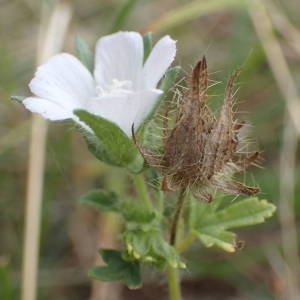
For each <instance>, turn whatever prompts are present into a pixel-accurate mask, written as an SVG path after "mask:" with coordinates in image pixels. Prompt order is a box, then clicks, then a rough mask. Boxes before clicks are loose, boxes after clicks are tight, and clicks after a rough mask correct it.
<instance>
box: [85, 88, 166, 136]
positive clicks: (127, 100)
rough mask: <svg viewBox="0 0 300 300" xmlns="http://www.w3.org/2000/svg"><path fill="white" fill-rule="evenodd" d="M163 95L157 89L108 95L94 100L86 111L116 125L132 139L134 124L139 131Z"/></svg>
mask: <svg viewBox="0 0 300 300" xmlns="http://www.w3.org/2000/svg"><path fill="white" fill-rule="evenodd" d="M161 93H162V91H161V90H157V89H156V90H150V91H140V92H130V93H123V94H119V95H108V94H106V95H103V96H100V97H98V98H94V99H92V100H91V101H90V103H89V105H88V106H87V108H86V109H87V110H88V111H89V112H91V113H93V114H95V115H99V116H101V117H102V118H104V119H106V120H109V121H111V122H113V123H115V124H116V125H118V126H119V127H120V128H121V129H122V130H123V131H124V132H125V133H126V134H127V135H128V136H129V137H131V127H132V124H134V125H135V129H138V127H139V126H140V125H141V124H142V122H143V121H144V120H145V118H146V117H147V115H148V114H149V113H150V112H151V111H152V109H153V108H154V106H155V104H156V103H157V100H158V98H159V95H161Z"/></svg>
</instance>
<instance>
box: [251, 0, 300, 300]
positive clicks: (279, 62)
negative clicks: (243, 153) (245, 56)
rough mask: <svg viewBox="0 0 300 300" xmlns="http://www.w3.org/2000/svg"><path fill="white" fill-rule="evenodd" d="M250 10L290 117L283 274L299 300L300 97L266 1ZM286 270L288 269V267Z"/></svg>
mask: <svg viewBox="0 0 300 300" xmlns="http://www.w3.org/2000/svg"><path fill="white" fill-rule="evenodd" d="M255 4H256V5H254V6H253V8H252V9H251V10H250V16H251V18H252V21H253V24H254V27H255V29H256V32H257V35H258V37H259V39H260V42H261V44H262V46H263V48H264V50H265V52H266V55H267V59H268V61H269V64H270V67H271V69H272V72H273V75H274V77H275V79H276V81H277V84H278V87H279V89H280V91H281V93H282V95H283V97H284V99H285V101H286V110H287V113H286V117H285V127H284V137H283V144H282V148H281V154H280V166H279V174H280V202H279V203H280V204H279V219H280V223H281V234H282V237H281V239H282V247H283V255H284V259H285V260H286V263H287V265H288V269H289V270H290V271H291V272H292V273H293V276H290V271H286V274H283V275H282V279H285V280H283V281H287V289H286V294H285V296H284V298H286V299H297V298H298V296H299V289H298V284H299V283H297V282H296V281H297V280H298V278H299V272H300V260H299V256H298V246H297V229H296V222H295V215H294V212H293V207H294V202H293V199H294V188H295V158H296V147H297V134H298V135H299V134H300V122H299V115H300V98H299V96H298V93H297V88H296V84H295V82H294V80H293V77H292V75H291V72H290V70H289V67H288V64H287V62H286V59H285V57H284V54H283V52H282V49H281V47H280V44H279V42H278V40H277V39H276V37H275V35H274V33H273V25H272V22H271V20H270V18H269V15H268V12H267V10H266V8H265V6H264V4H263V3H261V2H260V1H256V2H255ZM288 269H286V270H288Z"/></svg>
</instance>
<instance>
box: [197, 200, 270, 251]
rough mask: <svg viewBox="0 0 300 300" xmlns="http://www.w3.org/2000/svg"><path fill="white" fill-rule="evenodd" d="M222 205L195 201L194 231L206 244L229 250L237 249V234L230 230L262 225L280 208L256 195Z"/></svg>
mask: <svg viewBox="0 0 300 300" xmlns="http://www.w3.org/2000/svg"><path fill="white" fill-rule="evenodd" d="M218 207H219V204H218V205H216V206H210V204H207V203H200V202H194V203H193V209H194V211H193V221H192V224H191V226H192V227H193V233H194V234H195V236H196V237H197V238H198V239H199V240H200V241H201V242H202V243H203V244H204V245H205V246H206V247H211V246H213V245H216V246H218V247H220V248H222V249H223V250H225V251H228V252H234V251H235V249H236V241H235V238H236V235H235V234H234V233H233V232H230V231H227V230H228V229H231V228H239V227H244V226H251V225H255V224H260V223H263V222H264V221H265V219H266V218H269V217H271V216H272V215H273V214H274V212H275V210H276V208H275V206H274V205H273V204H271V203H268V202H267V201H266V200H258V198H256V197H251V198H247V199H245V200H242V201H239V202H235V203H233V204H231V205H229V206H227V207H225V208H222V209H219V210H218Z"/></svg>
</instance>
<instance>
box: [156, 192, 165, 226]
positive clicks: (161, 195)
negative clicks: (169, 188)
mask: <svg viewBox="0 0 300 300" xmlns="http://www.w3.org/2000/svg"><path fill="white" fill-rule="evenodd" d="M157 213H158V216H159V219H160V220H162V218H163V215H164V192H163V191H161V190H159V191H158V195H157Z"/></svg>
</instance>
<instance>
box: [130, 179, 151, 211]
mask: <svg viewBox="0 0 300 300" xmlns="http://www.w3.org/2000/svg"><path fill="white" fill-rule="evenodd" d="M133 180H134V185H135V188H136V191H137V193H138V195H139V197H140V200H141V201H142V202H143V204H144V205H145V207H146V208H147V209H148V210H152V209H153V207H152V203H151V199H150V196H149V193H148V190H147V186H146V183H145V178H144V175H143V174H135V175H133Z"/></svg>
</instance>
